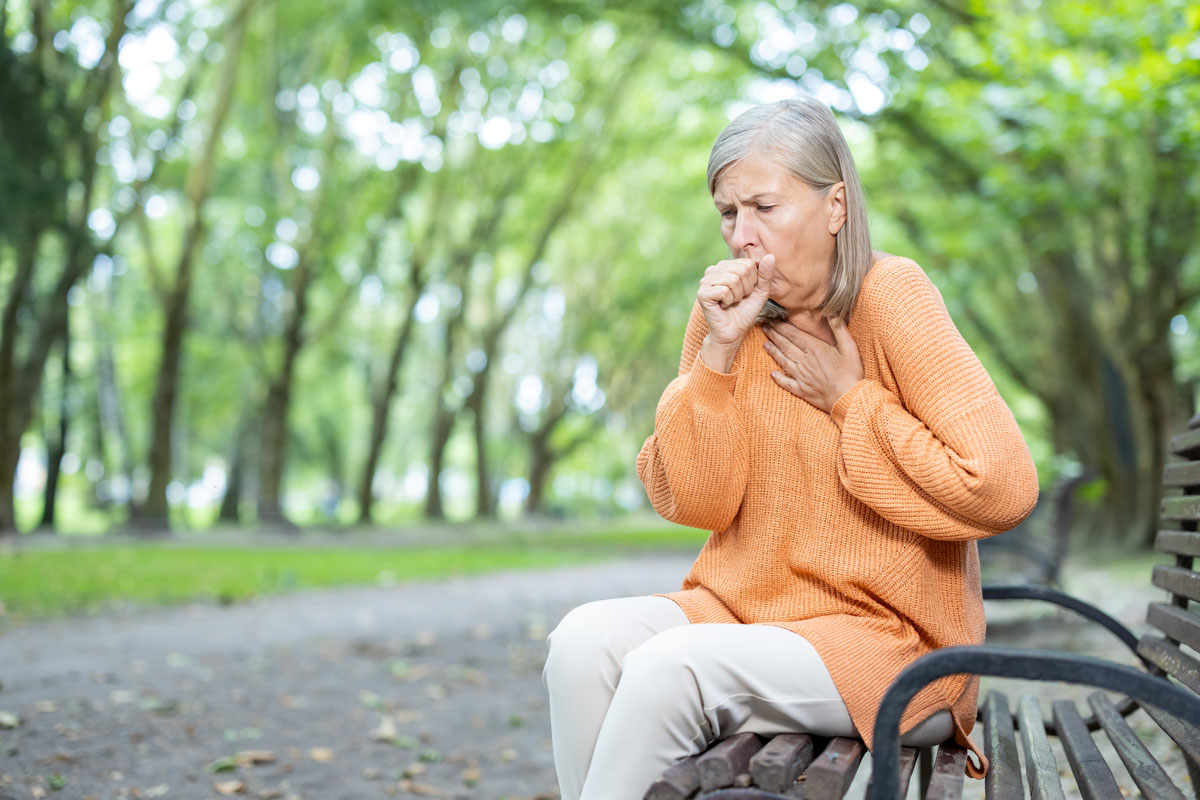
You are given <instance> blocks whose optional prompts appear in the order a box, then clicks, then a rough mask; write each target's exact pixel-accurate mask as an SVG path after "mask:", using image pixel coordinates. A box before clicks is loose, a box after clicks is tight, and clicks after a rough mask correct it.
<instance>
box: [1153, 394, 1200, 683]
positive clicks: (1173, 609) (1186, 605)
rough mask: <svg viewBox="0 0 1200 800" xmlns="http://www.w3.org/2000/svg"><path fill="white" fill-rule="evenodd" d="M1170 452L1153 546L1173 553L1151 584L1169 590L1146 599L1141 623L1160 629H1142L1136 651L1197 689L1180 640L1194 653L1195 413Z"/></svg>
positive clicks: (1199, 617)
mask: <svg viewBox="0 0 1200 800" xmlns="http://www.w3.org/2000/svg"><path fill="white" fill-rule="evenodd" d="M1170 451H1171V452H1172V453H1174V454H1175V455H1176V456H1179V457H1180V458H1181V459H1182V460H1181V461H1173V462H1171V463H1169V464H1167V465H1166V467H1165V468H1164V470H1163V485H1164V486H1165V488H1166V491H1165V496H1164V497H1163V500H1162V510H1161V514H1160V517H1161V520H1162V528H1163V529H1162V530H1160V531H1159V532H1158V536H1157V537H1156V539H1155V547H1156V548H1157V549H1158V550H1160V551H1162V552H1164V553H1169V554H1171V555H1174V556H1175V563H1174V564H1173V565H1171V564H1161V565H1159V566H1157V567H1155V568H1154V577H1153V581H1154V585H1155V586H1158V587H1159V588H1161V589H1166V590H1167V591H1168V592H1170V595H1171V599H1170V602H1167V603H1151V604H1150V608H1149V610H1148V611H1147V614H1146V622H1147V624H1148V625H1149V626H1150V627H1152V628H1155V629H1157V630H1158V631H1159V632H1161V635H1155V634H1148V635H1146V636H1143V637H1142V639H1141V641H1140V642H1139V644H1138V653H1139V654H1140V655H1141V656H1142V657H1143V658H1145V659H1146V660H1147V661H1149V662H1151V663H1152V664H1154V665H1155V666H1157V667H1158V668H1159V669H1161V670H1162V671H1163V672H1165V673H1167V674H1169V675H1171V676H1172V677H1173V678H1175V679H1176V680H1178V681H1179V682H1180V683H1182V684H1183V685H1185V686H1187V687H1189V688H1190V689H1191V690H1192V691H1194V692H1197V693H1200V659H1198V658H1197V657H1196V656H1195V655H1193V654H1190V653H1188V652H1186V651H1185V650H1183V649H1181V647H1180V645H1183V646H1185V647H1187V648H1188V649H1189V650H1192V651H1194V652H1197V653H1200V614H1197V613H1196V611H1195V609H1193V608H1191V607H1190V605H1191V603H1193V602H1200V572H1197V571H1196V570H1195V568H1194V563H1193V562H1194V559H1195V558H1196V557H1197V556H1200V532H1198V531H1197V523H1200V414H1197V415H1196V416H1194V417H1192V420H1191V422H1189V423H1188V429H1187V430H1186V431H1185V432H1183V433H1181V434H1178V435H1177V436H1175V437H1173V438H1172V439H1171V443H1170Z"/></svg>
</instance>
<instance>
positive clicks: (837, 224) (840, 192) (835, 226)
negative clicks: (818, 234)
mask: <svg viewBox="0 0 1200 800" xmlns="http://www.w3.org/2000/svg"><path fill="white" fill-rule="evenodd" d="M825 197H826V199H827V201H828V204H829V235H830V236H837V235H838V231H840V230H841V229H842V226H843V225H845V224H846V183H845V181H839V182H837V183H835V184H834V185H833V186H831V187H829V193H828V194H826V195H825Z"/></svg>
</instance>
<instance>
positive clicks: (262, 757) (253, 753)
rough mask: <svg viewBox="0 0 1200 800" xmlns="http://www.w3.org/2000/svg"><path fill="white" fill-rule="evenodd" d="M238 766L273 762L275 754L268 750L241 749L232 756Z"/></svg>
mask: <svg viewBox="0 0 1200 800" xmlns="http://www.w3.org/2000/svg"><path fill="white" fill-rule="evenodd" d="M233 759H234V761H236V762H237V763H238V765H239V766H243V767H248V766H253V765H254V764H274V763H275V754H274V753H272V752H271V751H270V750H243V751H242V752H240V753H238V754H237V755H235V756H234V757H233Z"/></svg>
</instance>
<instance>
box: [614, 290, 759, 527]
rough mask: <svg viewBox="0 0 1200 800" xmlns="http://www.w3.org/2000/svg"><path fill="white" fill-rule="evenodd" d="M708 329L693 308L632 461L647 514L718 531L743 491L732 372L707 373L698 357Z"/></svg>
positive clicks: (744, 453)
mask: <svg viewBox="0 0 1200 800" xmlns="http://www.w3.org/2000/svg"><path fill="white" fill-rule="evenodd" d="M707 333H708V329H707V326H706V325H705V323H704V315H703V313H702V312H701V311H700V307H699V305H698V304H697V305H696V306H695V307H694V308H693V309H692V315H691V318H690V319H689V320H688V326H687V333H686V334H685V335H684V341H683V355H682V358H681V359H680V363H679V376H678V377H677V378H675V380H673V381H671V383H670V384H668V385H667V388H666V391H664V392H663V396H662V399H661V400H659V403H658V411H657V413H656V414H655V419H654V433H653V434H652V435H651V436H650V438H648V439H646V442H645V444H643V445H642V450H641V452H640V453H639V454H638V458H637V471H638V477H640V478H641V479H642V483H643V484H645V486H646V493H647V495H649V497H650V503H651V505H653V506H654V510H655V511H657V512H658V513H659V514H661V515H662V517H663V518H664V519H667V520H669V521H671V522H676V523H679V524H680V525H688V526H691V527H693V528H705V529H708V530H713V531H721V530H725V529H726V528H728V527H729V525H730V524H731V523H732V522H733V518H734V517H735V516H736V515H737V512H738V509H739V508H740V507H741V504H742V496H743V495H744V494H745V491H746V479H747V473H748V468H749V460H750V458H749V450H748V448H747V443H746V434H745V430H744V428H743V426H742V425H741V420H740V415H739V413H738V409H737V406H736V405H735V404H734V399H733V391H734V388H735V387H736V385H737V371H736V368H735V371H734V372H733V373H732V374H725V373H721V372H715V371H714V370H712V369H710V368H709V367H708V365H707V364H705V363H704V361H703V359H701V358H700V357H699V354H700V347H701V345H702V344H703V342H704V337H705V336H706V335H707Z"/></svg>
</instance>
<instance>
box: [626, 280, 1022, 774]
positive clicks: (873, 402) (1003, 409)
mask: <svg viewBox="0 0 1200 800" xmlns="http://www.w3.org/2000/svg"><path fill="white" fill-rule="evenodd" d="M848 327H849V330H850V333H851V335H852V336H853V337H854V341H855V343H856V344H857V345H858V349H859V352H860V354H861V356H862V362H863V370H864V373H865V377H864V378H863V380H861V381H859V382H858V383H857V384H855V385H854V387H853V388H852V389H850V390H849V391H848V392H846V394H845V395H844V396H842V397H841V398H840V399H839V400H838V401H837V403H836V405H835V406H834V408H833V411H832V414H826V413H825V412H823V411H821V410H819V409H818V408H816V407H815V406H813V405H810V404H809V403H807V402H805V401H803V400H801V399H800V398H798V397H796V396H794V395H792V394H791V393H790V392H788V391H786V390H785V389H783V388H782V387H780V386H779V385H777V384H776V383H775V382H774V381H773V380H772V379H771V372H772V371H773V370H775V369H777V368H778V365H777V364H776V362H775V360H774V359H773V358H771V356H770V355H769V354H768V353H767V352H766V351H765V350H764V349H763V342H764V341H765V339H766V337H765V335H764V334H763V332H762V329H761V328H760V327H758V326H755V327H754V328H752V329H751V330H750V332H749V333H747V335H746V338H745V340H744V341H743V343H742V346H741V348H740V350H739V351H738V353H737V356H736V358H735V360H734V364H733V368H732V370H731V372H730V374H724V373H719V372H715V371H713V370H712V369H710V368H709V367H708V366H707V365H706V364H705V363H704V362H703V360H702V359H700V358H699V357H698V354H699V351H700V346H701V344H702V342H703V340H704V337H705V335H706V334H707V327H706V325H705V322H704V316H703V314H702V312H701V311H700V308H699V305H697V306H696V307H695V308H694V309H693V311H692V316H691V319H690V320H689V321H688V326H687V333H686V334H685V336H684V342H683V358H682V360H681V361H680V369H679V377H678V378H676V379H675V380H673V381H672V382H671V383H670V384H669V385H668V386H667V389H666V391H665V392H664V393H663V396H662V400H661V401H660V402H659V405H658V412H657V415H656V419H655V426H654V434H653V435H652V436H650V438H648V439H647V440H646V442H645V444H644V445H643V446H642V451H641V453H640V454H639V455H638V460H637V467H638V475H639V476H640V477H641V479H642V482H643V483H644V484H645V485H646V491H647V493H648V494H649V496H650V501H651V503H652V504H653V505H654V508H655V509H656V510H657V511H658V512H659V513H660V514H661V515H662V516H663V517H665V518H666V519H668V520H671V521H672V522H677V523H680V524H682V525H689V526H692V527H696V528H707V529H709V530H711V531H712V532H713V533H712V535H711V536H709V538H708V541H707V542H706V543H705V545H704V547H703V549H702V550H701V551H700V554H699V556H698V557H697V559H696V562H695V564H694V565H693V567H692V569H691V572H690V573H689V574H688V576H687V577H686V578H685V579H684V582H683V588H682V591H679V592H674V593H671V594H667V595H664V596H666V597H669V598H670V599H672V600H674V601H675V602H676V603H678V604H679V606H680V607H681V608H682V609H683V611H684V612H685V613H686V614H687V616H688V619H689V620H691V621H692V622H723V623H766V624H771V625H776V626H779V627H782V628H786V629H788V630H791V631H794V632H795V633H798V634H800V635H801V636H804V637H805V638H806V639H807V640H808V641H809V642H811V643H812V645H813V646H814V647H815V648H816V650H817V652H818V653H820V655H821V658H822V659H823V660H824V662H825V665H826V666H827V667H828V669H829V672H830V674H831V675H832V677H833V680H834V683H835V684H836V685H837V687H838V691H839V692H840V693H841V695H842V698H843V700H844V701H845V703H846V707H847V708H848V710H849V712H850V717H851V719H852V720H853V721H854V724H855V726H856V727H857V728H858V731H859V733H860V734H861V735H862V737H863V739H864V740H865V742H866V743H867V746H868V747H869V746H870V745H871V735H872V732H873V729H874V724H875V715H876V710H877V708H878V706H879V702H880V700H881V699H882V697H883V693H884V691H885V690H886V689H887V687H888V685H889V684H890V683H891V682H892V680H893V679H894V678H895V677H896V675H897V674H898V673H899V672H900V671H901V670H902V669H904V667H906V666H907V665H908V664H910V663H911V662H912V661H913V660H914V659H916V658H918V657H919V656H921V655H923V654H925V653H927V652H929V651H931V650H934V649H936V648H939V647H946V646H949V645H962V644H980V643H982V642H983V635H984V616H983V600H982V597H981V594H980V582H979V555H978V550H977V548H976V545H975V541H974V540H976V539H979V538H982V537H985V536H991V535H993V534H997V533H1000V532H1002V531H1005V530H1008V529H1009V528H1012V527H1014V526H1015V525H1017V523H1019V522H1020V521H1021V520H1023V519H1024V518H1025V517H1026V516H1027V515H1028V514H1029V512H1030V511H1031V510H1032V509H1033V506H1034V503H1035V502H1036V500H1037V493H1038V484H1037V474H1036V472H1035V470H1034V465H1033V460H1032V458H1031V457H1030V455H1029V450H1028V448H1027V447H1026V445H1025V442H1024V440H1023V439H1022V437H1021V432H1020V430H1019V429H1018V428H1017V424H1016V421H1015V420H1014V419H1013V415H1012V413H1011V412H1010V411H1009V409H1008V407H1007V406H1006V405H1005V403H1004V400H1003V399H1002V398H1001V397H1000V394H999V393H998V392H997V391H996V387H995V385H994V384H993V383H992V380H991V378H989V377H988V374H987V372H985V371H984V369H983V366H982V365H981V364H980V363H979V360H978V359H977V358H976V357H975V354H974V353H973V352H971V349H970V347H969V346H968V345H967V343H966V342H965V341H964V340H963V338H962V336H961V335H960V334H959V332H958V329H957V328H955V326H954V323H953V322H952V321H951V319H950V316H949V314H948V313H947V311H946V307H945V304H944V303H943V302H942V297H941V295H940V294H939V293H938V291H937V289H936V288H935V287H934V286H933V284H932V283H931V282H930V281H929V279H928V277H926V275H925V273H924V272H923V271H922V270H921V268H920V267H919V266H917V264H916V263H914V262H913V261H911V260H909V259H906V258H899V257H895V256H889V257H887V258H884V259H882V260H880V261H878V262H876V263H875V265H874V266H873V267H872V268H871V270H870V272H868V273H867V277H866V279H865V280H864V282H863V286H862V290H861V292H860V294H859V298H858V303H857V305H856V307H855V311H854V315H853V317H852V318H851V320H850V322H849V326H848ZM978 689H979V679H978V678H976V677H968V676H965V675H952V676H948V677H946V678H942V679H940V680H939V681H937V682H935V683H933V684H930V685H929V686H927V687H925V688H924V689H923V690H922V691H921V692H920V693H918V694H917V696H916V697H915V698H914V699H913V701H912V703H910V704H909V706H908V708H907V710H906V711H905V713H904V716H903V719H902V722H901V730H902V732H904V731H908V730H910V729H911V728H913V727H914V726H915V725H917V724H918V723H919V722H921V721H922V720H924V719H925V718H927V717H928V716H930V715H931V714H933V713H935V712H937V711H939V710H942V709H946V708H949V709H951V710H952V713H953V716H954V720H955V723H956V730H957V736H956V738H957V739H958V741H959V743H960V744H962V745H963V746H966V747H970V748H971V750H972V751H973V752H974V753H975V754H976V757H977V758H978V759H979V761H980V765H979V766H978V767H975V766H974V765H972V764H970V761H969V760H968V769H967V771H968V773H969V774H971V775H973V776H975V777H979V776H981V775H982V774H983V772H984V770H986V762H985V761H984V760H983V757H982V754H980V753H979V751H978V749H977V748H975V747H974V746H972V745H971V743H970V742H969V740H968V739H967V734H968V733H969V732H970V730H971V728H972V727H973V725H974V722H975V709H976V702H977V700H978Z"/></svg>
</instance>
